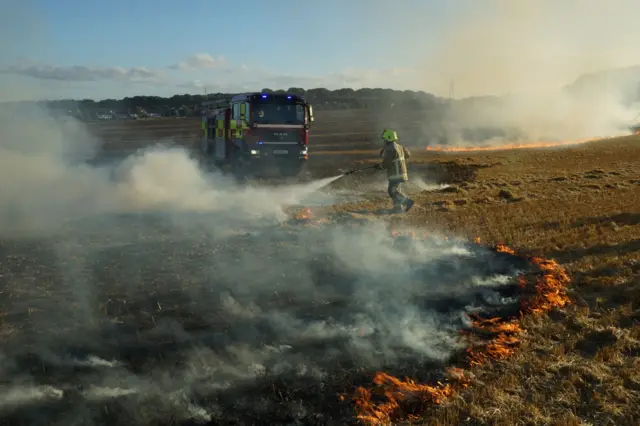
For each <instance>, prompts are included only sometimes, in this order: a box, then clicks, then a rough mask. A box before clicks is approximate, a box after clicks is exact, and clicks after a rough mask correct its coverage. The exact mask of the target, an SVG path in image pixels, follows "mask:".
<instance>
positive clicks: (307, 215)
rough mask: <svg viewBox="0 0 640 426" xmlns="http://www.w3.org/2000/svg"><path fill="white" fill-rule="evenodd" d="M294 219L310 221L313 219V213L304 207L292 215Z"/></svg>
mask: <svg viewBox="0 0 640 426" xmlns="http://www.w3.org/2000/svg"><path fill="white" fill-rule="evenodd" d="M294 219H296V220H311V219H313V211H312V210H311V209H310V208H308V207H306V208H304V209H300V210H298V212H296V214H295V215H294Z"/></svg>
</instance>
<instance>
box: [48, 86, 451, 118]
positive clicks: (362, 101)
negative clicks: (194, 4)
mask: <svg viewBox="0 0 640 426" xmlns="http://www.w3.org/2000/svg"><path fill="white" fill-rule="evenodd" d="M262 91H263V92H267V93H276V94H277V93H293V94H297V95H302V96H304V97H305V98H306V99H307V100H308V101H309V102H310V103H312V104H313V106H314V108H315V109H316V110H332V109H336V110H338V109H363V108H364V109H373V110H376V109H388V108H391V105H393V108H394V109H411V110H425V111H436V110H442V109H444V106H445V105H446V104H447V102H446V100H445V99H442V98H437V97H436V96H434V95H432V94H430V93H425V92H417V91H411V90H404V91H400V90H392V89H383V88H362V89H358V90H354V89H352V88H341V89H337V90H329V89H326V88H323V87H318V88H312V89H308V90H305V89H304V88H301V87H289V88H288V89H286V90H283V89H271V88H263V89H262ZM233 95H234V93H210V94H209V95H202V94H190V93H183V94H175V95H173V96H171V97H168V98H163V97H160V96H146V95H136V96H129V97H126V98H123V99H119V100H117V99H103V100H100V101H94V100H92V99H81V100H73V99H65V100H58V101H49V102H47V103H46V104H47V105H48V106H49V107H50V108H54V109H56V110H61V111H64V112H65V113H66V112H67V111H69V110H73V111H75V110H80V112H82V114H83V116H87V117H92V116H93V117H95V115H96V114H97V113H98V112H107V111H114V112H119V113H127V112H128V113H134V112H139V111H140V109H143V110H145V111H147V112H149V113H158V114H161V115H163V116H176V115H182V116H191V115H197V114H198V111H199V108H200V105H201V104H202V102H203V101H205V100H208V99H227V100H229V99H231V97H232V96H233ZM461 102H462V101H461Z"/></svg>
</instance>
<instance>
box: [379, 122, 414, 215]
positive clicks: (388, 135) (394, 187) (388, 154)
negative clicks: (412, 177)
mask: <svg viewBox="0 0 640 426" xmlns="http://www.w3.org/2000/svg"><path fill="white" fill-rule="evenodd" d="M382 141H383V144H384V147H383V148H382V149H381V150H380V156H381V157H382V162H381V163H379V164H378V165H377V166H376V167H377V168H378V169H379V170H386V171H387V180H388V181H389V186H388V188H387V191H388V193H389V196H390V197H391V200H392V201H393V209H394V210H395V211H396V212H402V211H405V212H407V211H409V210H410V209H411V207H413V200H412V199H410V198H409V197H407V196H406V195H405V194H404V193H403V192H402V188H401V185H402V184H403V183H404V182H407V181H408V180H409V175H408V174H407V163H406V160H405V159H406V158H409V157H410V156H411V153H410V152H409V150H408V149H407V148H405V147H404V146H402V145H400V144H399V143H398V134H397V133H396V132H395V131H393V130H391V129H384V131H383V132H382ZM403 207H404V209H403Z"/></svg>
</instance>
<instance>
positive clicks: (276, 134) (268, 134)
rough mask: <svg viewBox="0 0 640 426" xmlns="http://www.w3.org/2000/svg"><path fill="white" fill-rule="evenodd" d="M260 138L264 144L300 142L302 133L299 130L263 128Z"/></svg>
mask: <svg viewBox="0 0 640 426" xmlns="http://www.w3.org/2000/svg"><path fill="white" fill-rule="evenodd" d="M260 140H262V141H263V142H264V143H265V144H270V143H273V144H277V143H283V142H284V143H287V142H288V143H292V142H302V134H301V132H300V131H299V130H297V129H295V130H263V131H262V132H261V135H260Z"/></svg>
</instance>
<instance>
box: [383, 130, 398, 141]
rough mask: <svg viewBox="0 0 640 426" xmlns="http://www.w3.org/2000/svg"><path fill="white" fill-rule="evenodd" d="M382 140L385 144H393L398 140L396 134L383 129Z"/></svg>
mask: <svg viewBox="0 0 640 426" xmlns="http://www.w3.org/2000/svg"><path fill="white" fill-rule="evenodd" d="M382 139H383V140H385V141H387V142H395V141H397V140H398V134H397V133H396V132H395V131H394V130H391V129H384V130H383V131H382Z"/></svg>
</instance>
